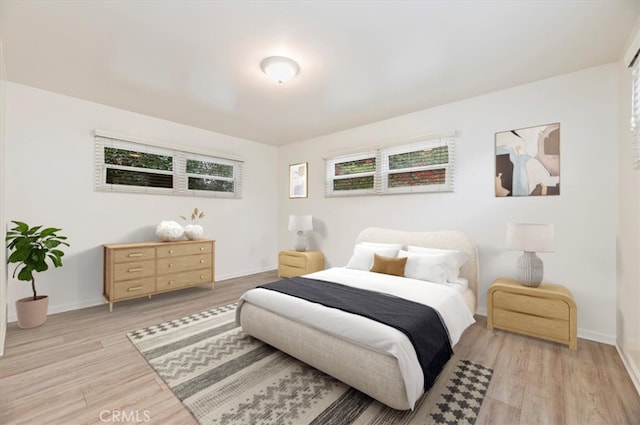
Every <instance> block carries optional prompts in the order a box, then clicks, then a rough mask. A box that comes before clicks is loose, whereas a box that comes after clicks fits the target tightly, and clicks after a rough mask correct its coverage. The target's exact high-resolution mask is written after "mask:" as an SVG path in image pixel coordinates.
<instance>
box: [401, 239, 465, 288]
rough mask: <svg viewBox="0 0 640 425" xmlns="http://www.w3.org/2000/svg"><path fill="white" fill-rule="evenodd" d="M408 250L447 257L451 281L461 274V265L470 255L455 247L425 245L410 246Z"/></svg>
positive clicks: (449, 279) (448, 277)
mask: <svg viewBox="0 0 640 425" xmlns="http://www.w3.org/2000/svg"><path fill="white" fill-rule="evenodd" d="M407 251H409V252H413V253H417V254H427V255H436V256H444V257H446V265H447V268H448V269H449V270H448V271H449V272H448V274H447V280H448V281H449V282H455V281H456V280H457V279H458V277H459V276H460V267H462V265H463V264H464V263H466V262H467V261H469V256H468V255H467V254H465V253H464V252H462V251H458V250H455V249H439V248H426V247H423V246H412V245H410V246H408V247H407Z"/></svg>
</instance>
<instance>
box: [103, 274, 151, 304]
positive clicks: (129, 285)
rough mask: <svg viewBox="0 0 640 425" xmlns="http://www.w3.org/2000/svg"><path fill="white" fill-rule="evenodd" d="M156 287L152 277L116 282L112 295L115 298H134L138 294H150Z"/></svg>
mask: <svg viewBox="0 0 640 425" xmlns="http://www.w3.org/2000/svg"><path fill="white" fill-rule="evenodd" d="M155 289H156V280H155V278H153V277H150V278H146V279H136V280H129V281H125V282H116V283H115V287H114V294H113V297H114V299H116V300H122V299H125V298H135V297H139V296H140V295H146V294H152V293H153V292H154V291H155Z"/></svg>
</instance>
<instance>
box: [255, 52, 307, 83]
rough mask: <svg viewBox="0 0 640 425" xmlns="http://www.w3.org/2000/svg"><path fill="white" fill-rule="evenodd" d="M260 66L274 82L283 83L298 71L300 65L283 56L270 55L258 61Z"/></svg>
mask: <svg viewBox="0 0 640 425" xmlns="http://www.w3.org/2000/svg"><path fill="white" fill-rule="evenodd" d="M260 68H262V71H263V72H264V73H265V74H267V77H269V78H271V79H272V80H273V81H275V82H276V83H284V82H286V81H289V80H290V79H292V78H293V77H295V76H296V75H297V74H298V72H300V66H299V65H298V64H297V63H296V62H295V61H294V60H292V59H289V58H286V57H284V56H270V57H268V58H265V59H263V60H262V62H260Z"/></svg>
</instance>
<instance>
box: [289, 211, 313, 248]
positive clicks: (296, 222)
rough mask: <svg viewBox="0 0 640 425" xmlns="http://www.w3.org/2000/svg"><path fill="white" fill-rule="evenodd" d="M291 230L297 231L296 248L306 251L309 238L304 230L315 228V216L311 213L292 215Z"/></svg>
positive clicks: (290, 218) (290, 220)
mask: <svg viewBox="0 0 640 425" xmlns="http://www.w3.org/2000/svg"><path fill="white" fill-rule="evenodd" d="M289 230H293V231H295V232H296V240H295V243H294V245H293V247H294V248H295V250H296V251H306V250H307V244H308V240H307V235H305V233H304V232H308V231H310V230H313V218H312V217H311V216H310V215H290V216H289Z"/></svg>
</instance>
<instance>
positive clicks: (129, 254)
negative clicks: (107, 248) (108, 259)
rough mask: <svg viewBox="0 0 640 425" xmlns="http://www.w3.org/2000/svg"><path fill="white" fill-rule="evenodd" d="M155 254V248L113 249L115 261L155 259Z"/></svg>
mask: <svg viewBox="0 0 640 425" xmlns="http://www.w3.org/2000/svg"><path fill="white" fill-rule="evenodd" d="M155 256H156V250H155V249H154V248H129V249H116V250H114V251H113V261H114V262H115V263H127V262H131V261H143V260H153V259H154V258H155Z"/></svg>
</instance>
